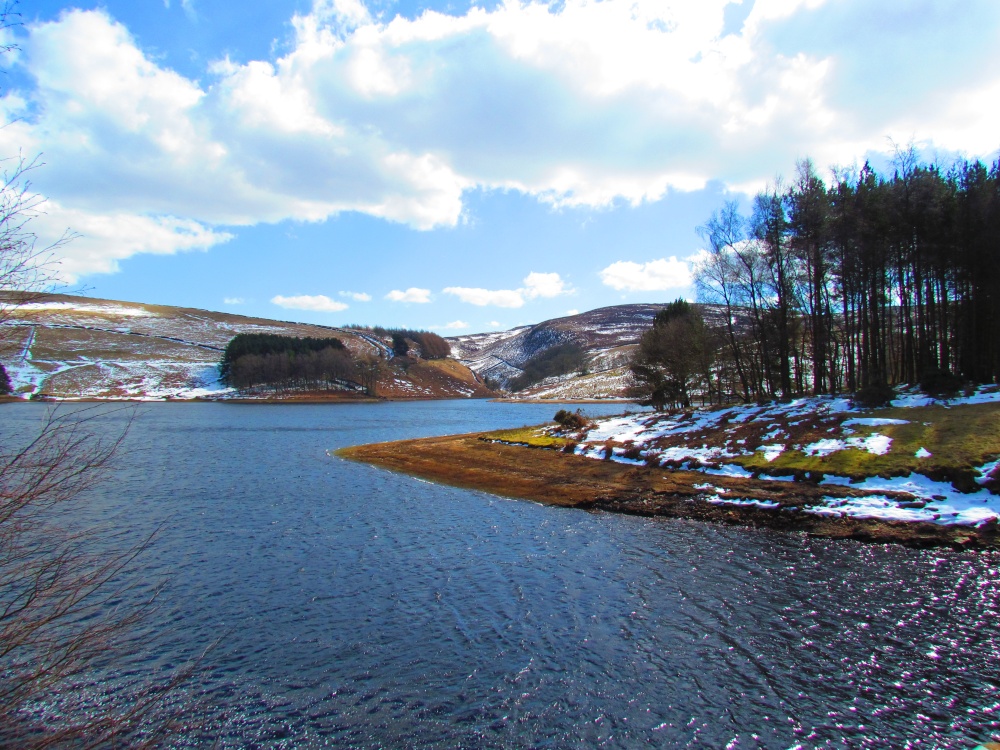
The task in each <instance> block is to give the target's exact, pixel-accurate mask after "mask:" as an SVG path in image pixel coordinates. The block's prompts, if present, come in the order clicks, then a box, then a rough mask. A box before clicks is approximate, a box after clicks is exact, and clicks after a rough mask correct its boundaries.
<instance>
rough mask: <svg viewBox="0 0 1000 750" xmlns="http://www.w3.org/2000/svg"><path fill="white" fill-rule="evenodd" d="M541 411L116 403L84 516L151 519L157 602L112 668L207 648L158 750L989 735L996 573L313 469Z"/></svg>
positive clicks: (975, 562)
mask: <svg viewBox="0 0 1000 750" xmlns="http://www.w3.org/2000/svg"><path fill="white" fill-rule="evenodd" d="M102 408H103V407H102ZM553 408H554V407H552V406H538V405H508V404H492V403H486V402H480V401H462V402H459V401H454V402H436V403H397V404H365V405H337V406H304V405H294V406H293V405H287V406H239V405H223V404H153V405H149V406H143V407H141V408H140V412H139V416H138V418H137V420H136V421H135V423H134V424H133V426H132V428H131V431H130V433H129V436H128V447H129V453H128V455H127V458H126V461H125V462H124V463H123V464H122V465H121V466H120V468H119V469H118V471H117V473H116V474H115V475H114V476H113V477H112V479H111V481H109V482H108V483H106V484H105V485H104V487H103V488H102V492H101V493H100V494H99V496H98V497H97V498H95V502H94V506H93V508H94V510H93V514H94V516H95V517H100V518H113V519H114V523H116V524H118V525H122V526H125V527H127V529H128V530H129V533H132V534H134V535H136V537H137V538H138V535H141V534H144V533H148V532H149V531H150V530H152V529H153V528H156V527H157V526H162V529H161V531H160V534H159V536H158V537H157V538H156V540H155V541H154V543H153V545H152V546H151V548H150V549H149V551H148V552H147V553H146V554H145V556H144V557H143V558H142V560H141V561H140V563H139V567H138V571H137V572H138V573H139V574H140V575H142V576H143V577H144V578H148V579H150V580H152V579H157V580H166V582H167V583H166V588H165V591H164V592H163V594H162V595H161V599H160V602H161V603H160V607H159V609H158V610H157V614H156V620H155V622H154V623H153V629H154V630H155V631H156V632H155V635H156V638H154V639H152V640H151V641H150V643H155V647H154V646H150V649H149V650H148V651H147V653H145V654H144V655H143V658H142V659H141V660H138V665H139V666H137V660H136V659H134V658H133V659H131V660H130V661H128V662H127V663H123V664H122V665H120V667H119V668H120V670H121V671H123V672H126V671H131V672H133V673H134V672H135V671H136V670H141V669H152V668H154V667H155V668H161V667H163V666H164V665H171V664H177V663H182V662H183V661H184V660H186V659H189V658H191V657H192V656H194V655H197V654H199V653H201V651H202V650H203V649H204V648H205V647H206V646H208V645H210V644H213V643H215V644H216V645H215V646H214V648H213V649H212V650H211V651H210V652H209V653H208V655H207V656H206V657H205V659H204V661H203V664H202V669H201V670H200V671H199V673H198V675H197V677H196V678H195V681H194V683H195V684H194V685H193V686H191V689H192V691H193V692H199V693H202V694H203V699H202V703H203V705H204V706H205V711H206V712H207V714H208V716H209V717H210V718H209V719H207V720H205V721H204V722H203V727H202V728H201V730H199V733H198V734H196V735H190V736H187V737H182V738H180V739H179V742H180V744H182V745H183V744H191V745H196V744H199V743H202V742H204V741H205V740H206V738H207V737H215V738H218V741H219V745H220V746H223V747H310V746H338V747H364V748H376V747H442V748H445V747H448V748H450V747H510V748H521V747H549V748H563V747H593V746H606V747H637V746H643V745H651V746H655V747H680V748H684V747H699V748H723V747H730V748H753V747H766V748H791V747H802V748H813V747H823V748H826V747H833V748H839V747H849V748H855V747H857V748H867V747H887V748H888V747H892V748H899V747H915V748H937V747H941V748H971V747H972V746H974V745H975V744H976V743H977V742H979V741H983V740H987V739H991V738H993V739H1000V639H998V635H1000V624H998V623H1000V619H998V598H1000V595H998V589H997V586H998V580H1000V557H998V556H996V555H993V554H972V553H953V552H946V551H915V550H909V549H903V548H900V547H893V546H876V545H863V544H858V543H853V542H833V541H824V540H816V539H809V538H806V537H805V536H801V535H796V534H781V533H777V532H770V531H758V530H748V529H743V528H736V527H722V526H713V525H706V524H701V523H695V522H685V521H671V520H656V519H642V518H632V517H626V516H615V515H610V514H602V513H587V512H583V511H577V510H568V509H560V508H552V507H545V506H541V505H537V504H534V503H529V502H521V501H515V500H510V499H505V498H501V497H496V496H492V495H487V494H483V493H479V492H470V491H466V490H460V489H454V488H449V487H440V486H436V485H432V484H428V483H426V482H421V481H418V480H415V479H412V478H409V477H405V476H399V475H395V474H391V473H389V472H386V471H383V470H380V469H375V468H372V467H369V466H365V465H360V464H354V463H349V462H346V461H343V460H341V459H338V458H334V457H331V456H330V455H328V451H330V450H331V449H335V448H339V447H342V446H346V445H354V444H358V443H364V442H373V441H381V440H392V439H402V438H407V437H416V436H423V435H434V434H448V433H455V432H467V431H473V430H481V429H488V428H493V427H505V426H517V425H521V424H531V423H537V422H540V421H543V420H545V419H549V418H551V412H552V411H553ZM44 410H45V407H43V406H41V405H33V404H30V405H29V404H11V405H5V406H0V424H2V429H3V431H6V430H14V431H16V432H18V433H20V434H27V432H29V431H30V430H31V429H34V428H35V427H36V426H37V424H38V422H39V421H40V419H41V418H42V415H43V412H44ZM589 410H590V411H591V413H599V412H598V409H597V408H596V407H593V408H590V409H589ZM124 419H125V415H124V414H122V413H115V414H112V415H110V416H108V417H107V418H106V419H105V420H104V421H103V427H102V429H107V430H109V431H114V430H117V429H120V427H121V425H122V424H123V422H124ZM908 743H909V744H908Z"/></svg>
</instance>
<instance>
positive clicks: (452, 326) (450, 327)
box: [433, 320, 469, 331]
mask: <svg viewBox="0 0 1000 750" xmlns="http://www.w3.org/2000/svg"><path fill="white" fill-rule="evenodd" d="M433 327H434V328H437V329H438V330H447V331H458V330H461V329H463V328H468V327H469V324H468V323H466V322H465V321H464V320H453V321H452V322H451V323H445V324H444V325H443V326H433Z"/></svg>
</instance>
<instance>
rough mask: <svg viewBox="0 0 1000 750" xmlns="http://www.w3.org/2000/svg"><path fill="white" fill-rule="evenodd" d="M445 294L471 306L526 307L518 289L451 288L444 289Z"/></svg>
mask: <svg viewBox="0 0 1000 750" xmlns="http://www.w3.org/2000/svg"><path fill="white" fill-rule="evenodd" d="M444 293H445V294H453V295H455V296H456V297H458V298H459V299H460V300H462V302H467V303H468V304H470V305H478V306H479V307H485V306H486V305H495V306H496V307H521V306H523V305H524V296H523V295H522V294H521V292H520V290H517V289H481V288H479V287H468V286H449V287H445V289H444Z"/></svg>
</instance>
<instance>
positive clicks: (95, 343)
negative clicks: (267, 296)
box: [0, 295, 484, 399]
mask: <svg viewBox="0 0 1000 750" xmlns="http://www.w3.org/2000/svg"><path fill="white" fill-rule="evenodd" d="M4 317H5V318H6V320H4V322H3V324H2V326H0V362H2V363H3V365H4V366H5V367H6V369H7V372H8V374H9V375H10V378H11V381H12V384H13V387H14V391H15V393H16V394H17V395H19V396H21V397H23V398H29V397H31V396H37V395H44V396H49V397H54V398H123V399H163V398H180V399H186V398H198V397H222V396H225V395H227V390H226V389H225V388H224V387H223V386H222V385H221V384H220V383H219V380H218V370H217V365H218V362H219V359H220V357H221V355H222V351H223V349H224V348H225V346H226V344H227V343H228V342H229V341H230V339H232V337H233V336H235V335H236V334H237V333H274V334H281V335H285V336H312V337H317V338H324V337H330V336H335V337H336V338H338V339H340V340H341V341H342V342H343V343H344V345H345V346H346V347H347V348H348V349H349V350H350V351H351V352H352V353H353V354H355V355H358V354H365V353H381V354H382V355H386V353H389V354H391V348H390V347H388V346H387V345H386V343H385V342H383V341H381V340H379V339H377V338H375V337H373V336H372V335H370V334H367V333H365V332H358V331H353V330H350V329H340V328H332V327H327V326H317V325H311V324H305V323H294V322H286V321H278V320H267V319H264V318H249V317H245V316H242V315H231V314H228V313H218V312H211V311H207V310H196V309H191V308H181V307H169V306H163V305H147V304H138V303H132V302H117V301H111V300H101V299H92V298H86V297H75V296H67V295H51V296H48V297H46V298H45V300H44V301H43V302H32V303H28V304H24V305H21V306H20V307H17V308H14V309H12V310H10V311H8V313H7V314H5V315H4ZM458 369H459V370H462V372H458V371H451V370H447V369H445V370H441V368H438V369H436V370H427V368H423V369H420V370H417V371H415V372H414V375H413V377H409V376H407V375H406V374H405V373H404V374H403V375H401V376H397V375H396V374H395V373H393V374H392V375H391V376H389V381H387V383H386V388H387V392H386V394H385V395H389V396H392V397H400V398H407V397H437V398H441V397H452V398H461V397H466V396H469V395H472V394H473V393H476V395H484V394H483V393H481V392H479V391H480V390H481V389H479V387H478V384H477V383H476V382H475V380H474V378H473V376H472V375H471V373H469V372H468V371H467V370H464V368H458ZM425 370H426V372H424V371H425ZM420 373H423V375H422V377H423V378H424V380H427V382H426V383H425V382H423V380H421V378H420V377H417V376H418V374H420ZM463 373H464V374H463ZM418 380H419V381H420V382H418ZM397 381H401V382H397ZM477 389H478V390H477Z"/></svg>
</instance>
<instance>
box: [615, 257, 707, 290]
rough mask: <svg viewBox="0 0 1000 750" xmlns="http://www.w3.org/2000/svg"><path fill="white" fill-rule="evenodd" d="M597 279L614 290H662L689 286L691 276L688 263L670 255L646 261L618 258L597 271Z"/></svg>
mask: <svg viewBox="0 0 1000 750" xmlns="http://www.w3.org/2000/svg"><path fill="white" fill-rule="evenodd" d="M601 281H603V282H604V284H605V285H606V286H610V287H611V288H612V289H617V290H618V291H629V292H663V291H667V290H669V289H679V288H682V287H686V286H690V285H691V282H692V281H693V279H692V277H691V266H690V265H689V264H688V263H687V262H685V261H683V260H677V258H676V257H675V256H673V255H671V256H670V257H669V258H660V259H659V260H651V261H649V262H648V263H634V262H632V261H628V260H620V261H618V262H617V263H612V264H611V265H610V266H608V267H607V268H605V269H604V270H603V271H601Z"/></svg>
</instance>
